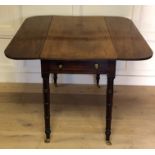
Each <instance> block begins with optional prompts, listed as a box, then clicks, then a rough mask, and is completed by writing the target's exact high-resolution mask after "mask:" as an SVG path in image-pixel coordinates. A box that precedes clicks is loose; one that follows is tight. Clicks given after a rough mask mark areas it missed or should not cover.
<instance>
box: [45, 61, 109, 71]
mask: <svg viewBox="0 0 155 155" xmlns="http://www.w3.org/2000/svg"><path fill="white" fill-rule="evenodd" d="M43 63H44V65H46V66H45V67H44V71H45V70H46V71H48V72H51V73H72V74H73V73H75V74H78V73H79V74H97V73H102V74H106V73H107V69H108V62H107V61H102V62H94V61H93V62H91V61H89V62H87V61H86V62H81V61H73V62H72V61H43Z"/></svg>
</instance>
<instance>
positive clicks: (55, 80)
mask: <svg viewBox="0 0 155 155" xmlns="http://www.w3.org/2000/svg"><path fill="white" fill-rule="evenodd" d="M53 80H54V86H55V87H57V74H56V73H54V74H53Z"/></svg>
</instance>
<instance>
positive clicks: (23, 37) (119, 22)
mask: <svg viewBox="0 0 155 155" xmlns="http://www.w3.org/2000/svg"><path fill="white" fill-rule="evenodd" d="M5 54H6V56H7V57H9V58H12V59H24V60H25V59H48V60H106V59H114V60H143V59H148V58H150V57H151V56H152V50H151V49H150V47H149V46H148V44H147V43H146V41H145V40H144V38H143V37H142V35H141V34H140V33H139V31H138V30H137V28H136V26H135V25H134V23H133V22H132V21H131V20H130V19H127V18H124V17H103V16H100V17H97V16H89V17H88V16H87V17H86V16H80V17H78V16H36V17H30V18H28V19H26V20H25V21H24V23H23V24H22V26H21V27H20V29H19V31H18V32H17V33H16V35H15V37H14V38H13V40H12V41H11V42H10V44H9V45H8V47H7V48H6V50H5Z"/></svg>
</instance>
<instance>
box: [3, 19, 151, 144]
mask: <svg viewBox="0 0 155 155" xmlns="http://www.w3.org/2000/svg"><path fill="white" fill-rule="evenodd" d="M5 54H6V56H7V57H9V58H12V59H24V60H25V59H40V60H41V72H42V77H43V94H44V96H43V97H44V114H45V116H44V118H45V134H46V142H49V140H50V133H51V129H50V90H49V74H50V73H53V74H54V75H55V76H54V83H55V84H56V80H57V77H56V75H57V74H59V73H71V74H73V73H75V74H96V75H97V77H96V80H97V84H99V75H100V74H107V98H106V131H105V134H106V141H107V142H108V144H109V143H110V134H111V120H112V103H113V101H112V100H113V80H114V78H115V68H116V60H144V59H148V58H150V57H151V56H152V50H151V49H150V47H149V46H148V44H147V43H146V41H145V40H144V38H143V37H142V35H141V34H140V33H139V31H138V30H137V28H136V27H135V25H134V24H133V22H132V21H131V20H129V19H127V18H123V17H101V16H100V17H92V16H90V17H84V16H82V17H75V16H74V17H71V16H37V17H31V18H28V19H26V20H25V21H24V23H23V24H22V26H21V28H20V29H19V31H18V32H17V33H16V35H15V37H14V38H13V40H12V41H11V42H10V44H9V45H8V47H7V48H6V50H5Z"/></svg>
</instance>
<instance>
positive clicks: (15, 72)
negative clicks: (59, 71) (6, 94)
mask: <svg viewBox="0 0 155 155" xmlns="http://www.w3.org/2000/svg"><path fill="white" fill-rule="evenodd" d="M46 14H50V15H52V14H54V15H81V16H82V15H113V16H124V17H128V18H131V19H132V20H133V21H134V23H135V24H136V26H137V27H138V29H139V30H140V32H141V33H142V34H143V36H144V37H145V38H146V40H147V42H148V43H149V45H150V46H151V48H152V49H153V50H155V18H154V14H155V6H119V5H117V6H101V5H100V6H71V5H70V6H0V82H41V81H42V79H41V76H40V62H39V61H15V60H10V59H8V58H6V57H5V56H4V49H5V48H6V46H7V44H8V43H9V41H10V40H11V38H12V37H13V35H14V34H15V32H16V31H17V29H18V28H19V26H20V25H21V23H22V22H23V20H24V19H25V18H26V17H29V16H33V15H46ZM154 68H155V56H154V57H153V58H151V59H149V60H146V61H139V62H129V61H119V62H118V63H117V76H116V79H115V84H129V85H155V69H154ZM94 79H95V78H94V76H93V75H59V78H58V82H61V83H82V84H92V83H94V82H95V80H94ZM51 81H52V78H51ZM100 82H101V83H102V84H105V83H106V77H105V76H104V75H102V76H101V80H100Z"/></svg>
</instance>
